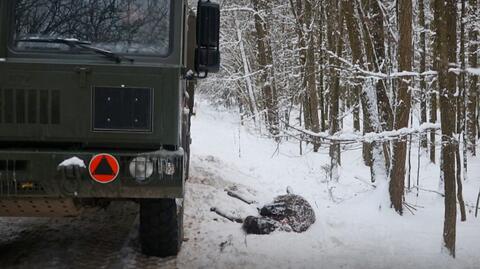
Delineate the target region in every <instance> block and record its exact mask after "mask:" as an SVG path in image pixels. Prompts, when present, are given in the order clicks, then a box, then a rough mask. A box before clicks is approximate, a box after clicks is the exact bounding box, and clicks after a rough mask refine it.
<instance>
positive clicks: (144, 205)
mask: <svg viewBox="0 0 480 269" xmlns="http://www.w3.org/2000/svg"><path fill="white" fill-rule="evenodd" d="M182 220H183V206H182V205H179V206H177V203H176V201H175V199H144V200H142V201H140V228H139V229H140V230H139V236H140V245H141V247H142V252H143V254H145V255H147V256H156V257H168V256H175V255H177V253H178V251H179V250H180V246H181V244H182V237H183V234H182V231H183V227H182V226H183V223H182Z"/></svg>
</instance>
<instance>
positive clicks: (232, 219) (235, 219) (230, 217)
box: [210, 207, 243, 223]
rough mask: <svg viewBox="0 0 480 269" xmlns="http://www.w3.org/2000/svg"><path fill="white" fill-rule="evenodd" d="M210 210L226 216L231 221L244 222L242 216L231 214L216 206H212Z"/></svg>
mask: <svg viewBox="0 0 480 269" xmlns="http://www.w3.org/2000/svg"><path fill="white" fill-rule="evenodd" d="M210 211H212V212H215V213H217V215H219V216H220V217H223V218H226V219H228V220H229V221H231V222H237V223H243V219H242V218H239V217H234V216H230V215H229V214H227V213H225V212H223V211H222V210H220V209H218V208H216V207H212V208H210Z"/></svg>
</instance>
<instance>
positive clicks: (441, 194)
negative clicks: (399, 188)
mask: <svg viewBox="0 0 480 269" xmlns="http://www.w3.org/2000/svg"><path fill="white" fill-rule="evenodd" d="M412 189H417V190H420V191H426V192H432V193H436V194H438V195H440V196H442V197H445V194H443V193H441V192H438V191H434V190H428V189H424V188H420V187H418V186H413V187H412Z"/></svg>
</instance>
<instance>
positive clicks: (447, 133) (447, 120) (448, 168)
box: [435, 0, 457, 257]
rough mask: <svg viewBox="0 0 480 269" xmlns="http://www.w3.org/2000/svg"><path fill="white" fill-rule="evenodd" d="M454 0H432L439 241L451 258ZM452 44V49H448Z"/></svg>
mask: <svg viewBox="0 0 480 269" xmlns="http://www.w3.org/2000/svg"><path fill="white" fill-rule="evenodd" d="M456 10H457V9H456V1H455V0H447V1H446V5H445V3H444V0H435V17H437V24H436V34H437V36H438V37H439V41H440V42H439V52H440V54H439V60H438V66H437V67H438V70H437V71H438V81H439V83H438V84H439V92H440V115H441V117H440V120H441V125H442V155H441V176H442V179H441V180H443V184H444V188H445V219H444V226H443V241H444V245H445V247H446V249H447V250H448V251H449V253H450V255H452V256H453V257H455V240H456V218H457V203H456V201H457V199H456V173H455V151H456V150H455V148H456V146H455V143H454V141H455V138H454V132H455V126H456V124H455V121H456V117H455V105H454V104H455V102H454V100H455V97H454V94H455V91H456V89H455V83H452V81H451V78H452V76H451V74H449V72H448V69H449V61H450V60H451V59H452V54H455V52H456V47H457V46H456V43H453V40H452V39H456V38H454V37H453V36H452V33H455V32H456V27H455V25H456V24H455V23H454V22H453V23H452V21H455V19H456ZM452 45H453V46H452Z"/></svg>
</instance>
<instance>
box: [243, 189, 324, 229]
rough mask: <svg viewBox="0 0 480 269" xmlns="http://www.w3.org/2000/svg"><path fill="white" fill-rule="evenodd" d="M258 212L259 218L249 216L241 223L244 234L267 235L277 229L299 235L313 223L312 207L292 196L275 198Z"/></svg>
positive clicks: (299, 197) (313, 213) (298, 197)
mask: <svg viewBox="0 0 480 269" xmlns="http://www.w3.org/2000/svg"><path fill="white" fill-rule="evenodd" d="M259 211H260V215H261V217H255V216H249V217H247V218H246V219H245V221H244V222H243V229H244V230H245V232H246V233H248V234H269V233H271V232H273V231H275V230H277V229H279V230H283V231H294V232H297V233H301V232H304V231H306V230H307V229H308V228H309V227H310V226H311V225H312V224H313V223H314V222H315V212H314V211H313V208H312V206H311V205H310V204H309V203H308V202H307V200H305V199H304V198H303V197H301V196H298V195H294V194H287V195H281V196H277V197H276V198H275V199H274V200H273V203H271V204H267V205H265V206H263V207H262V208H261V209H260V210H259Z"/></svg>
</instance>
